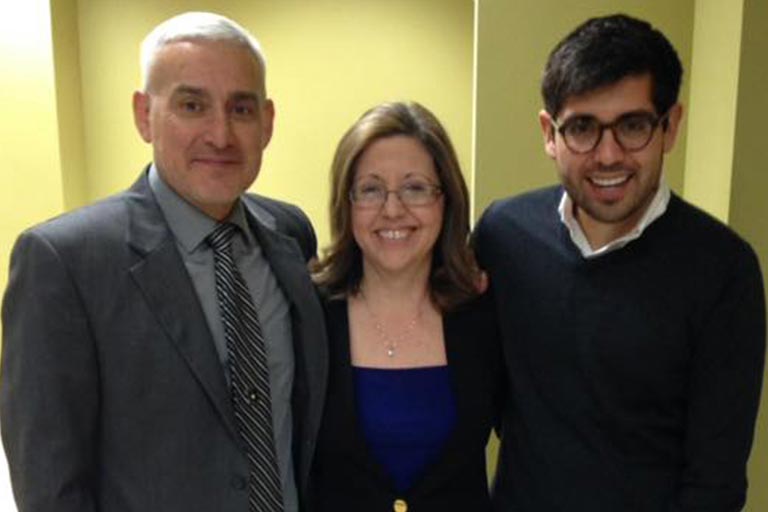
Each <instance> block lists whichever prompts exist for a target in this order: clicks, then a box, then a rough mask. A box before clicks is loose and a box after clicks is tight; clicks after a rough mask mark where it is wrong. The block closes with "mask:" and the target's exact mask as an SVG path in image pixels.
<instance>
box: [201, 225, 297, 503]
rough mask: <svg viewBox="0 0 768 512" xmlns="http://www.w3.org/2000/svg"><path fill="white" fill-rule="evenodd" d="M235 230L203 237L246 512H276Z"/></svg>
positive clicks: (257, 348)
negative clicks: (241, 452) (241, 451)
mask: <svg viewBox="0 0 768 512" xmlns="http://www.w3.org/2000/svg"><path fill="white" fill-rule="evenodd" d="M237 230H238V227H237V226H236V225H234V224H232V223H224V224H219V225H218V226H217V227H216V229H215V230H214V231H213V232H212V233H211V234H210V235H208V238H207V240H208V243H209V244H210V245H211V247H212V248H213V256H214V271H215V276H216V295H217V296H218V300H219V312H220V313H221V319H222V322H223V324H224V335H225V338H226V341H227V352H228V354H229V371H230V380H231V392H232V403H233V406H234V411H235V421H236V423H237V428H238V430H239V431H240V437H241V438H242V441H243V444H244V446H245V449H246V454H247V457H248V465H249V472H250V475H249V479H248V482H249V483H248V499H249V504H250V507H249V509H250V512H281V511H282V510H283V499H282V491H281V486H280V475H279V471H278V467H277V457H276V455H275V442H274V435H273V433H272V405H271V399H270V394H269V371H268V369H267V357H266V352H265V348H264V337H263V335H262V333H261V325H260V324H259V317H258V314H257V312H256V307H255V306H254V304H253V299H252V298H251V294H250V292H249V291H248V286H247V285H246V283H245V281H244V280H243V276H242V275H241V274H240V271H239V270H238V269H237V266H235V261H234V258H233V257H232V237H233V236H234V234H235V233H236V231H237Z"/></svg>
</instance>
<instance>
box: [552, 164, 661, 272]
mask: <svg viewBox="0 0 768 512" xmlns="http://www.w3.org/2000/svg"><path fill="white" fill-rule="evenodd" d="M671 195H672V194H671V192H670V190H669V186H668V185H667V184H666V182H665V181H664V179H662V180H661V181H660V183H659V188H658V189H657V190H656V194H654V196H653V199H652V200H651V204H649V205H648V208H646V210H645V213H644V214H643V216H642V217H641V218H640V221H639V222H638V223H637V225H636V226H635V227H634V228H633V229H632V230H631V231H630V232H629V233H627V234H626V235H624V236H621V237H619V238H617V239H616V240H613V241H612V242H609V243H607V244H605V245H604V246H602V247H598V248H597V249H592V247H591V246H590V245H589V241H588V240H587V236H586V235H585V234H584V231H583V230H582V229H581V225H580V224H579V222H578V221H577V220H576V218H575V217H574V216H573V201H572V200H571V198H570V196H569V195H568V192H567V191H565V190H563V196H562V197H561V199H560V204H559V205H558V207H557V211H558V213H559V214H560V221H561V222H562V223H563V224H565V226H566V227H567V228H568V233H569V234H570V236H571V240H572V241H573V243H574V244H575V245H576V247H578V249H579V251H580V252H581V255H582V256H584V258H587V259H589V258H595V257H597V256H601V255H603V254H607V253H609V252H612V251H615V250H617V249H621V248H622V247H624V246H625V245H627V244H628V243H629V242H631V241H633V240H636V239H638V238H640V235H642V234H643V232H644V231H645V230H646V228H647V227H648V226H650V225H651V223H653V222H654V221H655V220H656V219H658V218H659V217H661V216H662V215H663V214H664V212H665V211H667V205H668V204H669V199H670V197H671Z"/></svg>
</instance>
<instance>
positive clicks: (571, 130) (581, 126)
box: [564, 117, 597, 136]
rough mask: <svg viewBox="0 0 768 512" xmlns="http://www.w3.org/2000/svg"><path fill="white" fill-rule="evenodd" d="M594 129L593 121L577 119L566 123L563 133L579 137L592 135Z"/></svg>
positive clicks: (594, 123) (583, 118) (582, 118)
mask: <svg viewBox="0 0 768 512" xmlns="http://www.w3.org/2000/svg"><path fill="white" fill-rule="evenodd" d="M596 127H597V123H596V122H595V120H594V119H591V118H588V117H577V118H575V119H573V120H571V121H568V124H566V125H565V130H564V131H565V133H567V134H568V135H574V136H579V135H585V134H591V133H594V132H595V130H596Z"/></svg>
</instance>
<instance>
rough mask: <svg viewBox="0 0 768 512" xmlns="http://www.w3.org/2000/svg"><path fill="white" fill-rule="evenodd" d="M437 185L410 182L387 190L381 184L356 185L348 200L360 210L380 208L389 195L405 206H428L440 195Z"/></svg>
mask: <svg viewBox="0 0 768 512" xmlns="http://www.w3.org/2000/svg"><path fill="white" fill-rule="evenodd" d="M442 193H443V190H442V188H440V186H438V185H433V184H432V183H428V182H426V181H412V182H408V183H404V184H402V185H400V186H399V187H398V188H396V189H394V190H389V189H387V187H385V186H384V184H383V183H378V182H370V183H358V184H355V185H353V186H352V189H351V190H350V191H349V199H350V200H351V201H352V203H353V204H355V206H359V207H361V208H381V207H382V206H383V205H384V203H386V202H387V198H388V197H389V194H395V195H396V196H397V198H398V199H399V200H400V202H401V203H403V204H404V205H405V206H428V205H431V204H433V203H434V202H435V201H437V199H438V198H439V197H440V195H442Z"/></svg>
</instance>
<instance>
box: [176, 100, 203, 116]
mask: <svg viewBox="0 0 768 512" xmlns="http://www.w3.org/2000/svg"><path fill="white" fill-rule="evenodd" d="M179 108H180V109H181V110H182V111H184V112H187V113H190V114H196V113H199V112H202V111H203V108H204V105H203V103H202V102H200V101H197V100H181V101H180V102H179Z"/></svg>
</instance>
